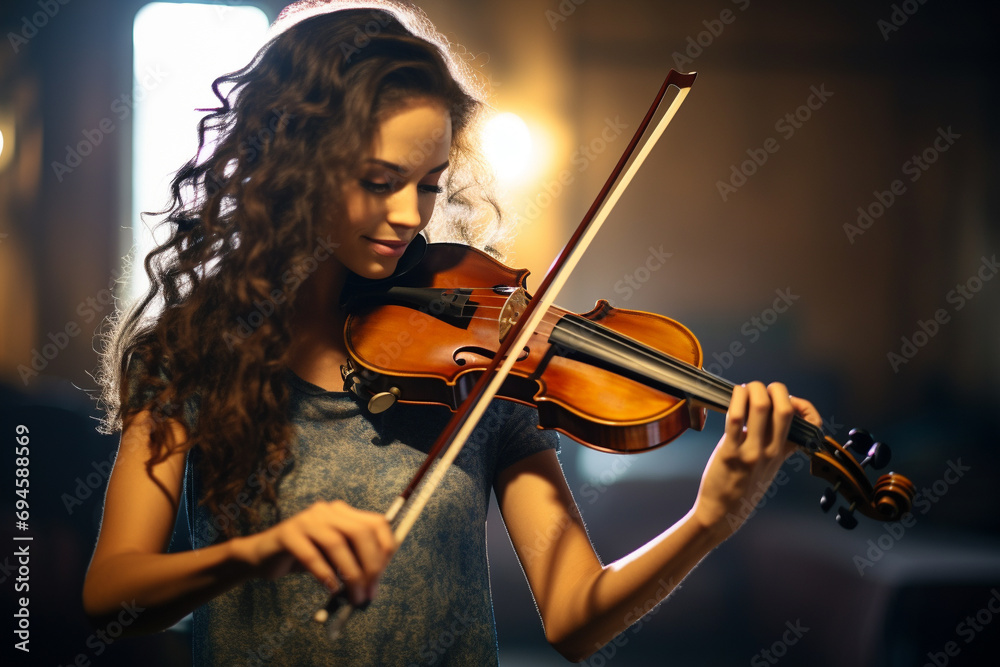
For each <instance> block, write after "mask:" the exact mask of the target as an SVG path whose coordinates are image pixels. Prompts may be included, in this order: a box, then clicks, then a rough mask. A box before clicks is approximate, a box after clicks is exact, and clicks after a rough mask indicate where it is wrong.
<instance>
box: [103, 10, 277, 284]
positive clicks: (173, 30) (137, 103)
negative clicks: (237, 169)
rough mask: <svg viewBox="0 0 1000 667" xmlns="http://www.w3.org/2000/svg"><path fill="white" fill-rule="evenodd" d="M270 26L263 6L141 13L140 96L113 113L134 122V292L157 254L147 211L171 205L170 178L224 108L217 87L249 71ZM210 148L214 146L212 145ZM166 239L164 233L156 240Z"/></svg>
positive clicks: (137, 39) (136, 85) (136, 35)
mask: <svg viewBox="0 0 1000 667" xmlns="http://www.w3.org/2000/svg"><path fill="white" fill-rule="evenodd" d="M267 28H268V19H267V16H265V15H264V12H262V11H261V10H260V9H259V8H257V7H249V6H223V5H206V4H193V3H165V2H154V3H150V4H148V5H146V6H145V7H143V8H142V9H140V10H139V12H138V13H137V14H136V17H135V23H134V26H133V40H134V43H135V51H134V54H135V55H134V61H133V75H134V80H133V91H132V95H131V97H129V96H122V98H121V99H120V100H116V105H114V106H112V111H114V112H115V113H117V114H118V115H119V117H120V118H121V120H122V121H126V119H127V118H128V116H129V115H133V114H134V117H133V123H134V124H133V128H134V134H133V137H134V143H133V149H132V150H133V162H132V193H133V194H132V228H133V243H134V244H135V246H136V252H135V254H134V270H133V271H132V279H131V284H130V285H129V292H130V294H132V295H133V296H135V295H138V294H141V293H143V292H145V290H146V289H147V287H148V282H147V280H146V275H145V272H144V271H143V269H142V260H143V259H144V258H145V256H146V254H147V253H148V252H149V250H150V249H151V248H152V247H153V244H154V236H153V234H152V232H151V231H150V228H151V227H155V225H156V223H157V222H158V219H149V220H147V221H146V222H144V221H143V220H142V219H141V217H140V213H141V212H142V211H158V210H161V209H162V208H163V207H164V206H165V204H166V203H167V197H168V194H169V190H168V187H169V183H170V178H171V176H172V175H173V174H174V172H176V171H177V169H179V168H180V166H181V165H183V164H184V163H185V162H187V161H188V160H190V159H191V158H192V157H193V156H194V154H195V151H196V150H197V147H198V140H197V134H196V129H197V124H198V121H199V120H200V119H201V117H202V116H204V115H205V112H203V111H196V109H207V108H213V107H216V106H218V103H219V101H218V99H216V97H215V95H214V94H213V93H212V88H211V86H212V81H214V80H215V79H216V78H217V77H219V76H221V75H223V74H226V73H228V72H233V71H235V70H238V69H240V68H241V67H243V66H244V65H246V64H247V63H248V62H249V61H250V59H251V58H252V57H253V55H254V54H255V53H256V52H257V50H258V49H259V48H260V47H261V46H262V45H263V43H264V39H265V34H266V33H267ZM206 148H207V149H210V148H211V146H210V145H209V146H206ZM164 237H165V234H164V232H163V231H160V232H158V234H157V236H156V239H155V240H156V241H160V242H162V241H163V240H164Z"/></svg>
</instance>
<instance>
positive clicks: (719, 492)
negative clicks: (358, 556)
mask: <svg viewBox="0 0 1000 667" xmlns="http://www.w3.org/2000/svg"><path fill="white" fill-rule="evenodd" d="M796 414H798V415H799V416H801V417H802V418H804V419H805V420H806V421H808V422H809V423H811V424H814V425H816V426H822V424H823V420H822V419H821V418H820V415H819V412H818V411H817V410H816V408H815V407H813V405H812V403H810V402H809V401H806V400H804V399H801V398H796V397H794V396H789V395H788V389H786V388H785V385H783V384H781V383H779V382H773V383H771V384H770V385H768V386H767V387H765V386H764V385H763V384H762V383H760V382H751V383H749V384H746V385H741V386H737V387H735V388H734V389H733V396H732V399H731V400H730V402H729V412H727V413H726V432H725V435H724V436H723V437H722V439H721V440H720V441H719V444H718V445H717V446H716V448H715V451H713V452H712V456H711V458H710V459H709V461H708V465H707V466H706V467H705V472H704V474H703V475H702V479H701V487H700V488H699V489H698V498H697V500H696V501H695V506H694V510H693V512H694V516H695V518H697V519H698V520H699V521H700V522H701V523H702V524H703V525H705V526H706V527H708V528H709V529H710V530H712V531H713V532H715V533H717V534H718V536H719V539H720V541H721V540H723V539H725V538H727V537H729V535H731V534H732V533H734V532H735V531H736V530H737V529H738V528H739V527H740V526H741V525H742V524H743V522H744V521H745V520H746V519H747V517H748V516H749V514H750V513H751V511H752V508H753V507H755V506H756V505H757V503H758V502H760V500H761V499H762V498H763V497H764V494H765V492H766V491H767V489H768V487H769V486H770V485H771V481H772V480H773V479H774V476H775V475H776V474H777V472H778V469H779V468H780V467H781V464H782V463H783V462H784V461H785V459H786V458H788V456H789V455H790V454H791V453H792V452H793V451H794V449H795V445H794V444H793V443H790V442H788V430H789V428H790V426H791V423H792V417H793V416H794V415H796Z"/></svg>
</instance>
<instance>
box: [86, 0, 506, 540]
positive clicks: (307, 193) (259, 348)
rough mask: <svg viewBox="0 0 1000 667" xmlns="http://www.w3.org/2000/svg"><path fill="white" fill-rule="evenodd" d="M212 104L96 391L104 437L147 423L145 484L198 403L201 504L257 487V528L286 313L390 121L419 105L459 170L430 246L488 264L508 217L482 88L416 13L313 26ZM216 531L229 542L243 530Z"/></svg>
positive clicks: (273, 45) (280, 430) (283, 449)
mask: <svg viewBox="0 0 1000 667" xmlns="http://www.w3.org/2000/svg"><path fill="white" fill-rule="evenodd" d="M404 20H405V25H404ZM280 21H281V19H279V23H280ZM223 88H228V90H226V91H223ZM213 90H214V91H215V94H216V96H217V97H218V99H219V101H220V106H219V107H218V108H216V109H213V110H211V112H210V113H209V114H208V115H206V116H205V117H204V118H203V119H202V120H201V122H200V123H199V126H198V139H199V150H198V155H196V156H195V157H194V158H193V159H192V160H191V161H189V162H188V163H187V164H185V165H184V166H183V167H182V168H181V169H180V171H178V173H177V174H176V176H175V177H174V179H173V181H172V183H171V193H172V197H171V204H170V206H169V207H168V208H167V209H166V210H165V211H162V212H160V213H161V214H163V213H165V214H167V217H166V220H165V222H164V224H169V225H170V232H171V233H170V237H169V239H168V240H167V241H166V242H165V243H163V244H162V245H160V246H159V247H157V248H156V249H154V250H153V251H152V252H150V253H149V255H148V256H147V257H146V260H145V264H144V266H145V271H146V274H147V275H148V276H149V280H150V288H149V291H148V292H147V293H146V295H145V296H144V297H143V298H142V299H141V300H139V301H138V302H137V303H135V304H133V305H132V306H131V308H129V309H128V310H127V311H126V312H119V313H117V314H116V315H115V316H114V317H113V318H112V320H111V321H110V330H109V332H108V333H107V334H106V335H105V337H104V343H105V345H104V349H103V350H102V358H101V368H100V369H99V372H98V378H97V379H98V381H99V383H100V391H101V399H102V401H103V403H104V407H105V409H106V412H107V414H106V416H105V418H104V421H103V422H102V425H101V430H102V431H104V432H107V433H111V432H114V431H116V430H118V429H121V428H123V427H124V426H125V425H127V424H128V422H129V420H130V419H131V418H132V417H134V416H135V415H136V414H137V413H138V412H139V411H141V410H143V409H145V410H149V411H150V413H151V414H152V416H153V420H152V423H151V434H150V454H151V457H150V459H149V461H148V463H147V468H149V469H151V468H152V466H153V464H155V463H158V462H160V461H163V460H164V459H166V457H167V455H168V454H169V453H170V450H171V440H170V438H169V436H168V433H169V424H168V423H167V418H170V417H174V418H177V417H182V416H183V413H182V412H181V410H182V407H183V406H186V405H188V404H189V403H191V402H193V403H195V404H196V405H197V410H196V412H197V419H195V420H194V421H195V423H187V424H186V425H187V427H188V443H187V446H190V447H193V448H197V449H198V450H199V451H198V455H199V456H198V459H199V463H198V465H199V470H200V473H201V475H202V479H203V488H204V489H205V494H204V498H202V499H201V502H202V503H204V504H206V505H207V506H208V508H209V509H210V511H212V512H213V514H216V515H218V514H219V513H220V508H222V507H223V506H229V505H231V503H232V502H233V501H234V500H235V499H236V497H237V496H238V495H239V494H240V493H241V492H246V491H248V490H249V489H248V488H247V487H248V480H251V479H253V478H254V477H256V480H257V481H260V482H262V483H252V484H249V486H254V487H257V488H258V490H257V491H256V492H255V493H254V495H253V501H252V502H251V503H250V504H249V505H247V510H248V511H247V512H246V513H241V514H240V521H239V523H240V524H242V525H243V526H244V530H246V529H248V528H249V527H250V526H252V525H253V524H254V523H255V522H257V521H258V520H259V519H260V514H259V509H260V507H261V505H260V503H261V502H268V503H274V502H275V501H276V495H275V484H276V481H277V480H276V478H275V475H273V474H271V475H261V474H260V471H261V470H268V471H274V470H280V469H281V467H282V466H283V465H284V463H285V462H286V461H287V460H288V458H289V456H290V453H289V444H290V439H291V437H292V434H293V431H292V426H291V424H290V423H289V422H288V417H287V408H288V391H287V388H286V386H285V383H284V378H283V372H284V370H285V368H286V366H287V353H288V349H289V344H290V342H291V333H290V327H289V315H290V312H291V311H292V309H293V308H294V304H295V298H296V293H297V289H298V286H299V284H300V283H301V277H302V273H303V271H302V267H303V266H308V265H307V264H305V263H307V262H308V261H309V260H311V259H312V257H311V256H312V255H313V253H314V251H315V250H316V244H317V237H318V236H319V234H318V230H319V228H320V227H319V225H320V223H321V221H322V217H321V216H320V214H319V213H320V211H323V210H326V211H331V210H332V211H339V210H342V209H341V203H340V202H339V201H337V200H336V196H335V195H334V197H333V201H331V196H330V194H329V193H338V192H340V187H339V184H342V183H343V182H344V179H346V178H350V177H351V175H352V174H353V173H355V170H356V167H357V165H358V163H359V161H360V160H361V159H362V158H363V156H364V154H365V153H366V152H367V151H369V150H370V147H371V145H372V140H373V138H374V136H375V132H376V130H377V127H378V122H379V119H380V117H382V116H383V115H384V114H385V113H386V112H388V111H391V110H393V109H394V108H397V107H399V106H401V105H404V104H405V103H406V101H407V100H408V99H411V98H413V97H414V96H419V97H429V98H432V99H435V100H439V101H441V102H442V103H443V104H444V106H445V108H447V109H448V110H449V111H450V115H451V120H452V126H453V136H454V138H453V142H452V148H451V156H450V162H451V165H452V166H451V167H450V168H449V174H448V177H447V179H446V181H445V183H444V188H445V192H444V195H443V196H441V197H439V207H438V210H436V211H435V216H434V222H433V223H432V225H431V227H429V228H428V229H429V231H430V233H431V234H432V235H434V234H438V233H440V234H441V235H442V236H446V237H450V238H452V239H456V238H457V239H460V240H464V241H465V242H467V243H472V244H475V245H480V246H484V247H487V248H488V249H489V247H490V245H491V244H490V239H492V238H496V237H498V236H502V229H501V227H500V222H501V221H502V220H503V219H504V217H503V216H502V215H501V211H500V207H499V206H498V204H497V202H496V200H495V199H494V198H492V197H491V196H490V194H489V192H490V189H489V183H488V181H487V180H486V179H484V178H483V176H482V174H483V173H485V172H484V170H483V167H482V165H483V162H482V160H481V159H480V158H479V157H478V152H477V150H475V145H474V141H473V136H474V130H475V127H476V124H477V119H478V116H479V112H480V110H481V108H482V104H481V102H480V101H478V99H477V95H476V90H475V87H474V85H473V84H472V79H471V77H469V75H468V74H466V73H465V71H464V69H463V68H462V66H461V63H459V62H458V61H457V60H455V59H454V58H453V57H452V56H451V55H450V52H449V49H448V47H447V43H446V41H445V40H444V38H443V37H441V36H440V35H439V34H438V33H437V32H436V31H435V30H434V29H433V26H431V24H430V22H429V21H428V20H427V19H426V18H425V17H424V16H423V15H422V13H419V10H413V9H412V8H410V7H409V6H407V5H404V4H402V3H395V4H394V5H393V11H392V12H388V11H383V10H381V9H371V8H369V9H345V10H342V11H337V12H328V13H321V14H319V15H316V16H311V17H309V18H306V19H304V20H302V21H300V22H298V23H296V24H294V25H292V26H291V27H289V28H287V29H286V30H285V31H284V32H282V33H281V34H279V35H277V36H276V37H275V38H273V39H272V40H271V41H270V42H268V44H267V45H266V46H265V47H263V48H262V49H261V50H260V52H258V54H257V55H256V56H255V58H254V59H253V61H252V62H251V63H250V64H248V65H247V66H246V67H244V68H243V69H241V70H239V71H237V72H234V73H232V74H228V75H225V76H222V77H220V78H218V79H217V80H216V81H215V83H214V84H213ZM230 100H233V101H232V102H231V101H230ZM213 135H214V136H215V137H216V141H215V145H214V148H212V150H211V151H210V154H209V155H207V156H206V157H205V159H204V160H201V159H200V156H201V153H202V151H203V150H204V149H205V148H206V145H208V142H207V141H206V138H207V137H209V136H213ZM484 184H485V185H484ZM484 204H485V205H484ZM473 209H475V210H486V211H488V212H489V213H490V215H489V216H487V218H488V219H489V221H490V223H489V224H487V225H484V226H482V227H479V228H476V227H473V226H471V225H468V224H462V223H457V224H456V223H455V220H454V218H455V216H452V218H453V219H452V220H451V221H449V220H447V218H448V217H449V216H448V214H449V211H452V212H454V211H457V212H458V213H459V215H464V214H465V213H466V212H467V211H469V210H473ZM276 291H277V292H279V293H281V294H282V295H283V297H284V298H282V299H280V303H279V302H278V301H279V300H278V299H274V298H272V296H273V295H274V294H275V293H276ZM260 304H267V309H268V310H269V311H271V312H269V313H265V314H266V316H264V315H265V314H262V315H261V316H260V317H257V318H255V319H254V320H252V324H253V327H252V330H250V331H248V329H250V328H251V327H248V326H247V319H246V318H247V317H248V314H250V313H253V312H258V313H259V312H260ZM241 504H244V503H241ZM223 532H224V533H225V534H226V535H227V536H230V537H231V536H233V535H234V534H236V532H237V525H235V524H234V523H233V522H228V523H226V524H225V530H224V531H223Z"/></svg>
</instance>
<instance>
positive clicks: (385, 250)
mask: <svg viewBox="0 0 1000 667" xmlns="http://www.w3.org/2000/svg"><path fill="white" fill-rule="evenodd" d="M364 238H365V240H366V241H368V243H369V244H370V245H371V248H372V251H373V252H374V253H375V254H377V255H382V256H383V257H400V256H402V254H403V253H404V252H405V251H406V246H408V245H410V242H409V241H396V240H388V239H372V238H368V237H367V236H366V237H364Z"/></svg>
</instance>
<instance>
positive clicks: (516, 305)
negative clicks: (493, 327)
mask: <svg viewBox="0 0 1000 667" xmlns="http://www.w3.org/2000/svg"><path fill="white" fill-rule="evenodd" d="M527 307H528V295H527V292H525V291H524V289H523V288H521V287H518V288H517V289H516V290H514V291H513V292H511V293H510V296H508V297H507V300H506V301H504V304H503V309H502V310H501V311H500V320H499V322H498V324H499V327H500V330H499V334H500V336H499V338H500V342H501V343H502V342H503V340H504V338H506V337H507V334H508V333H510V330H511V328H513V326H514V324H516V323H517V320H518V319H519V318H520V317H521V313H523V312H524V309H525V308H527Z"/></svg>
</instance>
